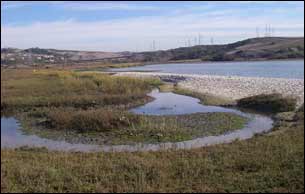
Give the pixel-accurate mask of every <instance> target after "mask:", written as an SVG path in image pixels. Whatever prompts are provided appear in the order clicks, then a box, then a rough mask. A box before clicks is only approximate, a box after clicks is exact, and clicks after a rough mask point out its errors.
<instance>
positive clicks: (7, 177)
mask: <svg viewBox="0 0 305 194" xmlns="http://www.w3.org/2000/svg"><path fill="white" fill-rule="evenodd" d="M1 192H247V193H248V192H250V193H251V192H263V193H264V192H268V193H269V192H292V193H293V192H298V193H303V192H304V126H296V127H295V128H293V129H291V130H288V131H286V132H285V133H281V134H277V135H273V136H257V137H255V138H253V139H251V140H248V141H239V142H234V143H231V144H227V145H218V146H212V147H207V148H201V149H194V150H178V151H173V150H170V151H162V152H141V153H65V152H49V151H46V150H43V149H29V150H27V149H26V148H24V149H19V150H1Z"/></svg>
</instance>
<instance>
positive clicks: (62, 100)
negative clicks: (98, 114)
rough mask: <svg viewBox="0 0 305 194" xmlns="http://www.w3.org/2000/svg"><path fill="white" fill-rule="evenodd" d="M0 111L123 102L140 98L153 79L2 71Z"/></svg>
mask: <svg viewBox="0 0 305 194" xmlns="http://www.w3.org/2000/svg"><path fill="white" fill-rule="evenodd" d="M1 74H2V75H3V78H1V112H4V111H5V110H8V109H14V110H20V111H22V109H27V108H33V107H69V106H72V107H79V108H87V107H92V106H106V105H122V104H123V105H124V104H125V105H126V104H132V103H136V102H138V101H143V100H144V99H145V98H147V96H146V93H147V92H149V91H150V90H151V88H153V87H155V86H156V85H158V84H160V81H158V80H153V79H145V80H144V79H135V78H128V77H111V76H109V75H104V74H94V73H75V72H70V71H59V70H52V71H51V70H46V71H43V70H39V71H29V70H24V71H19V70H15V71H14V70H3V71H1Z"/></svg>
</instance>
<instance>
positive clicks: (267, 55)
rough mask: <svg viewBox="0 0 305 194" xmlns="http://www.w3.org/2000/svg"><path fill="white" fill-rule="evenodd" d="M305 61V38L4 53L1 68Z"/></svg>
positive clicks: (15, 50) (4, 50)
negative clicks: (147, 48) (143, 49)
mask: <svg viewBox="0 0 305 194" xmlns="http://www.w3.org/2000/svg"><path fill="white" fill-rule="evenodd" d="M299 58H304V38H303V37H300V38H285V37H264V38H251V39H247V40H243V41H239V42H235V43H231V44H223V45H197V46H192V47H181V48H176V49H169V50H164V51H163V50H160V51H152V52H99V51H96V52H93V51H71V50H56V49H41V48H30V49H25V50H21V49H15V48H3V49H1V66H6V67H9V66H10V65H15V66H16V65H18V66H33V65H40V64H44V65H50V66H51V65H54V66H56V65H62V64H69V65H73V64H76V63H86V64H88V65H90V63H91V62H105V63H118V62H169V61H179V60H192V59H197V60H202V61H234V60H236V61H237V60H271V59H299Z"/></svg>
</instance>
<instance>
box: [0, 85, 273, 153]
mask: <svg viewBox="0 0 305 194" xmlns="http://www.w3.org/2000/svg"><path fill="white" fill-rule="evenodd" d="M149 95H150V96H152V97H154V98H155V100H154V101H152V102H150V103H147V104H146V105H143V106H140V107H137V108H135V109H132V110H131V112H133V113H135V114H147V115H173V114H174V115H178V114H191V113H199V112H201V113H202V112H205V113H206V112H232V113H235V114H238V115H241V116H244V117H247V118H249V122H248V123H247V124H246V126H245V127H244V128H243V129H240V130H236V131H233V132H230V133H227V134H223V135H219V136H208V137H202V138H196V139H193V140H189V141H183V142H167V143H159V144H145V143H139V144H135V145H113V146H108V145H87V144H71V143H67V142H64V141H54V140H50V139H45V138H41V137H38V136H36V135H27V134H24V133H23V132H22V130H21V127H20V124H19V122H18V120H16V119H15V118H13V117H2V118H1V148H18V147H22V146H28V147H46V148H48V149H49V150H58V151H80V152H95V151H106V152H110V151H112V152H120V151H128V152H133V151H158V150H164V149H191V148H199V147H204V146H209V145H214V144H220V143H229V142H232V141H234V140H237V139H240V140H244V139H249V138H251V137H253V136H254V135H255V134H259V133H264V132H267V131H269V130H270V129H271V128H272V127H273V120H272V119H271V118H269V117H267V116H263V115H259V114H253V113H245V112H241V111H239V110H236V109H231V108H223V107H217V106H205V105H202V104H200V103H199V102H200V100H199V99H196V98H192V97H189V96H184V95H178V94H174V93H171V92H166V93H160V92H159V91H158V90H153V91H152V92H151V93H150V94H149Z"/></svg>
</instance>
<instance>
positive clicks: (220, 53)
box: [133, 37, 304, 61]
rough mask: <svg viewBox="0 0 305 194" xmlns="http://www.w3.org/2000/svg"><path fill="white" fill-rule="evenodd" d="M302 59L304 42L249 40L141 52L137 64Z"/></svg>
mask: <svg viewBox="0 0 305 194" xmlns="http://www.w3.org/2000/svg"><path fill="white" fill-rule="evenodd" d="M294 58H304V38H303V37H302V38H282V37H264V38H252V39H247V40H243V41H239V42H235V43H232V44H226V45H198V46H193V47H181V48H176V49H170V50H166V51H155V52H142V53H136V54H134V56H133V59H134V60H141V61H172V60H189V59H201V60H203V61H232V60H270V59H294Z"/></svg>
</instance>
